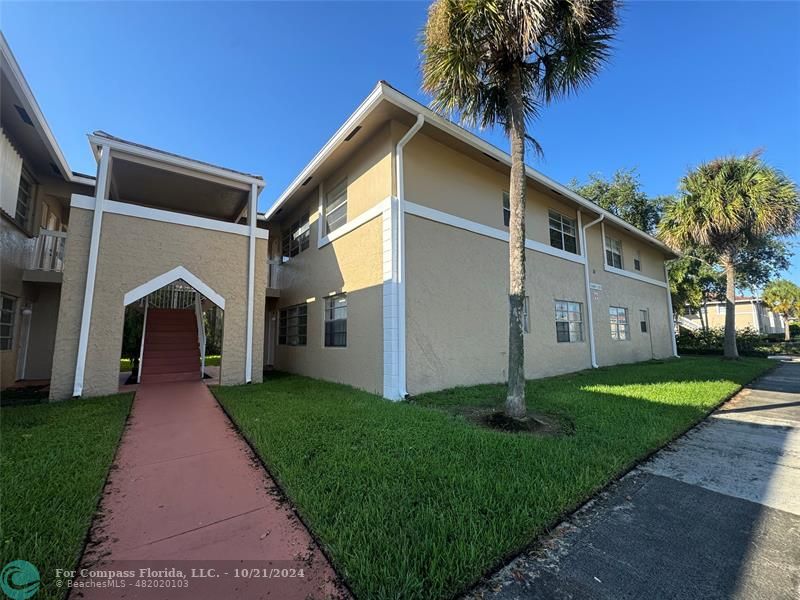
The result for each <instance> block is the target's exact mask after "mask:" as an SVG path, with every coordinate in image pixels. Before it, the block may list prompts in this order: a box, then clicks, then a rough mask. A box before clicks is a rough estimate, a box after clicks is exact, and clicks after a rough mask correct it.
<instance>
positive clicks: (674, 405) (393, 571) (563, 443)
mask: <svg viewBox="0 0 800 600" xmlns="http://www.w3.org/2000/svg"><path fill="white" fill-rule="evenodd" d="M771 366H772V363H770V361H768V360H765V359H759V358H748V359H742V360H739V361H737V362H730V361H723V360H721V359H718V358H711V357H696V358H683V359H680V360H675V361H666V362H663V363H656V362H652V363H641V364H635V365H625V366H618V367H612V368H603V369H598V370H594V371H584V372H581V373H576V374H571V375H566V376H562V377H554V378H550V379H543V380H536V381H530V382H528V385H527V398H528V405H529V408H532V409H535V410H537V411H540V412H544V413H547V414H551V415H553V416H555V417H557V418H558V419H559V420H562V421H569V422H571V423H572V425H574V433H573V434H571V435H563V436H560V437H537V436H533V435H529V434H508V433H500V432H496V431H491V430H487V429H483V428H479V427H477V426H476V425H473V424H472V423H471V422H469V421H467V420H466V419H465V418H464V417H462V416H458V415H457V414H454V413H453V412H452V411H453V409H454V408H455V407H457V406H465V405H467V406H494V405H499V404H500V403H502V400H503V398H504V388H503V387H502V386H499V385H485V386H477V387H471V388H456V389H452V390H448V391H443V392H438V393H433V394H426V395H423V396H419V397H417V398H415V399H414V401H413V402H403V403H391V402H388V401H384V400H382V399H380V398H378V397H376V396H374V395H371V394H368V393H365V392H360V391H357V390H354V389H352V388H349V387H346V386H341V385H336V384H330V383H324V382H320V381H316V380H312V379H307V378H302V377H297V376H279V377H277V378H275V379H273V380H270V381H267V382H265V383H263V384H260V385H249V386H241V387H233V388H217V389H216V394H217V396H218V397H219V399H220V400H221V402H222V404H223V405H224V407H225V408H226V409H227V410H228V411H229V413H230V414H231V415H232V416H233V418H234V419H235V421H236V422H237V423H238V424H239V426H240V428H241V429H242V431H243V432H244V433H245V435H246V436H247V437H248V438H249V440H250V441H251V443H252V444H253V445H254V446H255V447H256V448H257V449H258V451H259V453H260V455H261V457H262V458H263V459H264V462H265V463H266V464H267V465H268V466H269V469H270V470H271V472H272V473H273V475H275V476H276V478H277V479H278V481H279V483H280V484H281V486H282V487H283V488H284V490H285V492H286V493H287V494H288V496H289V497H290V498H291V500H292V501H293V502H294V504H295V506H296V507H297V508H298V510H299V511H300V514H301V515H302V516H303V518H304V519H305V521H306V522H307V523H308V525H309V526H310V527H311V529H312V530H313V532H314V533H315V534H316V535H317V536H318V538H319V539H320V540H321V541H322V543H323V544H324V545H325V547H326V549H327V550H328V552H329V554H330V555H331V556H332V558H333V561H334V564H335V566H336V567H337V569H338V570H339V572H340V573H341V574H342V575H343V576H344V577H345V578H346V580H347V582H348V583H349V585H350V586H351V587H352V589H353V591H354V592H355V593H356V595H357V596H358V597H361V598H370V599H373V598H447V597H450V596H453V595H454V594H457V593H458V592H460V591H463V590H464V589H465V588H466V587H467V586H469V585H470V584H472V583H474V582H475V581H476V580H477V579H478V578H480V576H481V575H482V574H484V573H485V572H487V571H488V570H490V569H492V568H493V567H495V566H497V565H498V564H499V563H500V562H501V561H503V560H504V559H505V558H507V557H510V556H511V555H513V554H514V553H516V552H518V551H519V550H520V549H522V548H523V547H525V546H526V545H528V544H530V543H531V542H532V541H533V540H534V539H535V538H536V536H537V535H539V534H541V533H543V531H545V529H546V528H547V527H548V526H549V525H551V524H553V523H554V522H555V521H557V520H558V518H559V517H560V516H561V515H563V514H565V512H568V511H570V510H572V509H574V508H575V507H576V506H578V505H579V504H580V503H581V502H583V501H584V500H586V499H587V498H588V497H590V496H591V495H592V494H593V493H594V492H596V491H597V490H598V489H599V488H601V487H602V486H604V485H605V484H606V483H608V482H609V481H610V480H612V479H613V478H614V477H616V476H618V475H619V474H621V473H623V472H624V471H625V470H627V469H628V468H630V467H631V466H632V465H633V464H634V463H635V462H636V461H637V460H639V459H641V458H642V457H644V456H645V455H647V454H648V453H649V452H651V451H653V450H655V449H656V448H658V447H660V446H662V445H663V444H664V443H666V442H667V441H669V440H670V439H671V438H673V437H674V436H675V435H676V434H678V433H680V432H682V431H684V430H686V429H687V428H688V427H690V426H691V425H693V424H694V423H696V422H697V421H699V420H700V419H702V418H703V417H704V416H705V415H706V414H707V412H708V411H709V410H710V409H711V408H712V407H714V406H715V405H716V404H717V403H719V402H720V400H722V399H724V398H726V397H727V396H728V395H730V394H732V393H733V392H735V391H736V390H737V389H738V388H739V387H740V386H741V385H742V384H744V383H746V382H748V381H749V380H751V379H753V378H754V377H755V376H757V375H758V374H760V373H762V372H764V371H765V370H767V369H769V368H770V367H771Z"/></svg>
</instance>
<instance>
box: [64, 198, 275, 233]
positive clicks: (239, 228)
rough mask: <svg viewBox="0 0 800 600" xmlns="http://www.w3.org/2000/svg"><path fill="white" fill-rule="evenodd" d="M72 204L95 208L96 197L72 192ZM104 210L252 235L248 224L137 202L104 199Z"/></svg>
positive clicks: (140, 217) (256, 231) (258, 230)
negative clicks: (163, 208)
mask: <svg viewBox="0 0 800 600" xmlns="http://www.w3.org/2000/svg"><path fill="white" fill-rule="evenodd" d="M70 206H74V207H75V208H83V209H86V210H94V207H95V199H94V198H92V197H91V196H84V195H82V194H72V200H71V202H70ZM103 212H107V213H112V214H115V215H124V216H126V217H137V218H139V219H149V220H150V221H160V222H162V223H172V224H173V225H185V226H187V227H197V228H198V229H208V230H210V231H222V232H225V233H233V234H236V235H244V236H249V235H250V227H248V226H247V225H240V224H238V223H228V222H227V221H217V220H216V219H207V218H206V217H196V216H195V215H187V214H184V213H176V212H172V211H169V210H161V209H158V208H150V207H148V206H139V205H137V204H128V203H127V202H117V201H116V200H108V199H104V201H103ZM255 237H256V238H257V239H260V240H268V239H269V231H268V230H266V229H258V228H256V230H255Z"/></svg>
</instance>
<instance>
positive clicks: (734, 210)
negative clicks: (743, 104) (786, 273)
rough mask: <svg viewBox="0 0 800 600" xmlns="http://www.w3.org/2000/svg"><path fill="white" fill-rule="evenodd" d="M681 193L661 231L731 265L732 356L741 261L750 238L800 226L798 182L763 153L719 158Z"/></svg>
mask: <svg viewBox="0 0 800 600" xmlns="http://www.w3.org/2000/svg"><path fill="white" fill-rule="evenodd" d="M680 187H681V197H680V198H679V199H678V200H677V201H676V202H674V203H672V204H670V205H669V206H667V208H666V210H665V212H664V218H663V219H662V220H661V223H660V224H659V235H660V236H661V238H662V239H663V240H664V241H665V242H666V243H667V244H669V245H670V246H672V247H674V248H676V249H678V250H681V249H685V248H693V247H699V248H701V249H704V250H706V251H709V252H710V253H711V254H713V255H714V256H716V257H717V260H718V261H719V263H720V264H721V265H722V267H723V268H724V270H725V344H724V353H725V357H726V358H738V357H739V352H738V350H737V348H736V312H735V306H736V265H737V261H738V260H739V259H740V253H741V251H742V249H743V248H744V247H746V246H747V244H748V243H749V242H752V241H753V240H755V239H756V238H759V237H762V238H763V237H772V236H783V235H789V234H792V233H794V232H795V231H796V230H797V226H798V218H800V199H799V198H798V190H797V186H796V185H795V184H794V183H793V182H792V181H791V180H790V179H789V178H787V177H786V176H785V175H784V174H783V173H781V172H780V171H778V170H777V169H774V168H772V167H770V166H768V165H766V164H765V163H764V162H763V161H762V160H761V156H760V154H759V153H753V154H750V155H749V156H743V157H737V156H732V157H726V158H719V159H717V160H713V161H711V162H709V163H705V164H702V165H700V166H699V167H697V168H696V169H695V170H694V171H691V172H689V173H688V174H687V175H685V176H684V177H683V179H682V180H681V186H680Z"/></svg>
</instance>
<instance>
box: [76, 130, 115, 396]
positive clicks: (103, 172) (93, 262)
mask: <svg viewBox="0 0 800 600" xmlns="http://www.w3.org/2000/svg"><path fill="white" fill-rule="evenodd" d="M110 154H111V149H110V148H109V147H108V146H107V145H104V146H102V147H101V148H100V164H99V165H98V167H97V182H96V187H95V192H94V217H93V219H92V238H91V242H90V243H89V265H88V268H87V270H86V288H85V289H84V293H83V312H82V313H81V330H80V336H79V337H78V360H77V362H76V364H75V385H74V386H73V389H72V395H73V396H80V395H81V394H82V393H83V376H84V373H85V370H86V350H87V348H88V347H89V328H90V325H91V319H92V303H93V302H94V282H95V278H96V276H97V256H98V253H99V251H100V227H101V226H102V224H103V200H104V199H105V196H106V193H107V188H108V181H109V177H108V175H109V167H110V165H111V156H110Z"/></svg>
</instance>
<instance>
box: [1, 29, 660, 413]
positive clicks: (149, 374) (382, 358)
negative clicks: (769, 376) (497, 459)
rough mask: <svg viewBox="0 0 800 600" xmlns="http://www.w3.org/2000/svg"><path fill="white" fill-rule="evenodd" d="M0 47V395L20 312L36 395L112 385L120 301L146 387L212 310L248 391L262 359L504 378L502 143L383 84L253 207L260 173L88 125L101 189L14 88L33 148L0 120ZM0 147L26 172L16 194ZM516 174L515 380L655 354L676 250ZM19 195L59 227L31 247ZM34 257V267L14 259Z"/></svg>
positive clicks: (414, 375)
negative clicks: (522, 344)
mask: <svg viewBox="0 0 800 600" xmlns="http://www.w3.org/2000/svg"><path fill="white" fill-rule="evenodd" d="M3 57H4V61H6V62H8V68H7V65H6V64H5V62H4V65H3V72H4V79H3V86H4V87H3V93H4V101H3V115H2V118H3V130H4V132H6V135H7V139H8V143H7V147H8V148H11V147H12V145H14V148H16V150H15V152H16V154H10V151H7V150H6V146H4V155H3V165H4V171H3V207H4V209H5V208H6V206H8V215H4V217H3V228H4V229H3V231H4V234H3V235H4V238H3V255H4V258H3V269H4V270H3V275H4V281H3V294H4V296H3V299H4V304H3V308H4V311H3V318H4V320H6V321H8V323H6V324H4V327H6V328H5V329H3V332H12V333H10V334H8V335H9V340H8V341H7V342H4V343H5V344H7V345H8V346H9V350H7V351H6V352H7V353H8V356H7V357H6V355H4V356H3V370H4V373H3V385H4V386H5V385H7V384H8V383H9V382H11V381H13V380H15V379H31V378H33V374H32V373H33V372H32V371H25V370H22V371H20V370H19V369H17V367H16V363H18V362H19V361H20V358H19V356H20V355H21V354H25V352H24V347H25V344H22V341H21V340H20V338H19V330H20V328H21V327H22V326H21V324H20V321H21V320H22V319H23V307H30V306H32V307H33V309H32V311H31V312H28V313H26V315H27V318H28V319H29V321H30V334H27V333H26V335H25V337H24V340H25V342H26V344H27V348H28V351H27V356H28V359H27V363H26V361H25V359H23V361H22V362H23V364H29V363H30V362H31V359H30V357H31V355H32V353H31V348H33V347H34V346H35V347H37V348H40V347H41V348H43V351H42V352H43V353H42V352H40V351H38V350H37V352H36V357H37V359H38V360H39V361H40V362H42V363H47V364H46V365H41V368H39V366H38V364H37V370H36V372H35V373H36V377H37V378H42V379H50V382H51V385H50V396H51V398H53V399H61V398H67V397H70V396H78V395H99V394H106V393H111V392H114V391H116V390H117V389H118V381H119V373H118V371H119V357H120V348H121V343H122V331H123V319H124V318H125V314H126V310H129V311H130V310H136V311H141V312H143V319H144V331H145V333H144V340H143V341H142V344H141V353H140V356H141V357H142V358H143V360H144V363H143V367H142V371H141V372H142V377H143V379H147V380H151V381H166V380H170V379H171V378H178V379H181V378H183V379H185V378H195V379H199V378H200V374H201V371H202V369H201V368H199V366H200V365H198V364H197V358H198V347H200V348H201V349H202V347H203V344H204V343H205V337H204V333H203V327H202V326H200V327H197V331H196V332H195V333H193V332H192V329H193V328H194V327H195V326H196V325H197V323H198V322H202V317H203V313H204V312H205V311H206V310H209V309H210V307H212V306H216V307H218V308H219V309H222V311H223V314H224V316H223V325H222V328H221V329H222V363H221V374H220V379H221V382H222V383H223V384H237V383H245V382H251V381H254V382H257V381H260V380H261V377H262V366H263V367H264V368H265V369H266V368H276V369H281V370H286V371H290V372H295V373H301V374H304V375H308V376H312V377H318V378H321V379H327V380H332V381H338V382H342V383H346V384H350V385H353V386H355V387H358V388H361V389H365V390H368V391H371V392H375V393H378V394H382V395H383V396H385V397H387V398H391V399H398V398H402V397H404V396H406V395H407V394H418V393H422V392H426V391H429V390H436V389H442V388H446V387H451V386H457V385H470V384H475V383H483V382H500V381H504V380H505V379H506V367H507V345H508V342H507V319H508V301H507V282H508V267H507V262H508V228H507V224H508V198H507V193H506V191H507V189H508V179H509V164H510V159H509V156H508V155H507V154H505V153H504V152H501V151H500V150H498V149H497V148H495V147H494V146H491V145H490V144H488V143H486V142H485V141H483V140H481V139H480V138H478V137H477V136H475V135H473V134H471V133H469V132H468V131H466V130H464V129H462V128H460V127H458V126H456V125H454V124H453V123H451V122H449V121H447V120H446V119H443V118H442V117H440V116H438V115H436V114H434V113H433V112H432V111H430V110H429V109H427V108H426V107H424V106H422V105H421V104H419V103H418V102H416V101H414V100H412V99H410V98H408V97H406V96H404V95H403V94H401V93H399V92H397V91H396V90H394V89H393V88H391V87H390V86H389V85H387V84H386V83H383V82H381V83H379V84H378V85H377V87H376V88H375V89H374V90H373V92H372V93H371V94H370V95H369V96H368V97H367V99H366V100H365V101H364V102H363V103H362V104H361V106H359V108H358V109H357V110H356V111H355V112H354V113H353V115H351V116H350V118H349V119H348V120H347V121H346V122H345V123H344V125H342V127H341V128H340V129H339V130H338V131H337V132H336V134H335V135H334V136H333V137H332V138H331V140H330V141H329V142H328V143H327V144H325V146H324V147H323V148H322V150H320V152H319V153H318V154H317V156H316V157H315V158H314V159H313V160H312V161H311V163H309V165H308V166H307V167H306V168H305V169H304V170H303V171H302V172H301V173H300V174H299V175H298V176H297V178H296V179H295V180H294V182H293V183H292V184H291V185H290V186H289V188H288V189H287V190H286V191H285V192H284V193H283V194H282V195H281V196H280V198H279V199H278V200H277V201H276V202H275V204H274V205H273V206H272V207H271V208H270V209H269V210H268V211H267V213H266V214H265V215H263V216H261V217H257V216H256V210H255V207H256V201H257V197H258V195H259V193H260V192H261V190H262V188H263V187H264V183H263V180H262V179H261V178H260V177H258V176H254V175H249V174H246V173H240V172H237V171H232V170H229V169H224V168H221V167H215V166H212V165H208V164H206V163H202V162H199V161H196V160H192V159H188V158H184V157H180V156H176V155H174V154H171V153H168V152H164V151H160V150H156V149H153V148H149V147H146V146H142V145H140V144H136V143H133V142H129V141H126V140H121V139H119V138H116V137H113V136H111V135H108V134H106V133H102V132H96V133H95V134H92V135H90V136H89V142H90V147H91V149H92V151H93V153H94V155H95V158H96V160H97V164H98V167H97V175H96V181H97V185H96V186H94V185H93V184H94V179H93V178H89V177H84V176H78V175H73V174H72V173H71V172H70V171H69V170H68V168H67V167H66V162H65V161H63V157H62V156H61V153H60V151H58V148H57V146H56V145H55V141H54V140H53V138H52V135H51V134H50V132H49V130H47V129H46V125H45V124H44V118H43V117H42V116H41V111H39V110H38V107H36V108H35V110H34V109H33V108H31V109H28V108H27V107H28V106H35V101H33V97H32V95H31V94H30V90H29V89H28V88H27V85H24V89H25V94H22V95H24V96H25V98H23V99H21V100H19V102H17V104H18V105H19V106H22V107H23V108H25V109H26V111H28V112H30V113H32V117H31V120H32V121H33V122H34V126H33V129H34V130H35V131H39V132H42V133H40V134H38V137H36V138H33V137H31V139H34V140H35V139H38V140H39V142H37V143H40V144H41V145H42V147H43V150H39V151H38V154H37V153H36V152H34V151H33V150H28V146H26V145H25V144H28V145H30V144H31V142H25V143H23V141H24V140H25V139H27V138H24V137H21V136H23V134H21V133H20V131H24V129H23V128H22V125H20V123H16V122H15V123H11V121H13V120H14V118H15V115H16V118H18V119H19V115H20V114H21V113H19V111H18V110H17V109H16V108H15V107H14V103H13V102H11V101H10V100H9V98H10V96H9V94H7V93H6V87H7V84H6V75H5V74H6V72H7V71H8V72H9V73H10V74H11V75H14V81H9V84H8V87H9V89H12V90H13V89H16V88H18V87H20V86H21V85H22V84H24V80H23V79H22V75H21V73H19V69H18V67H17V66H16V63H14V62H13V57H11V54H10V51H8V48H7V46H6V45H5V40H3ZM9 77H10V76H9ZM20 82H22V84H21V83H20ZM14 86H16V88H15V87H14ZM17 96H20V94H17ZM9 102H11V103H10V104H9ZM21 102H27V103H26V104H24V105H23V104H19V103H21ZM7 104H9V105H8V106H7ZM7 121H8V124H7ZM23 121H24V119H23ZM23 124H24V123H23ZM37 124H38V127H37ZM29 137H30V136H29ZM4 139H6V138H4ZM19 140H23V141H19ZM4 143H5V142H4ZM7 155H8V156H11V157H12V158H13V157H14V156H22V161H23V162H25V161H27V162H28V163H30V166H29V167H28V168H29V169H30V172H31V174H32V175H33V176H35V182H34V183H35V186H34V188H33V192H32V195H31V198H32V200H30V201H28V199H27V198H28V196H27V195H26V192H25V190H26V189H27V188H26V187H25V185H26V184H25V183H24V181H23V178H22V177H23V176H22V175H21V173H22V171H21V170H20V171H19V172H17V171H14V170H11V171H9V172H8V173H7V172H6V171H5V165H6V163H7V162H8V160H7V159H6V156H7ZM29 156H30V157H29ZM55 159H58V160H55ZM9 160H10V159H9ZM59 161H60V162H59ZM12 162H13V161H12ZM50 163H52V165H51V164H50ZM48 169H49V171H48ZM56 172H58V173H59V177H56V175H55V174H56ZM49 173H52V175H50V174H49ZM527 174H528V186H529V187H528V205H527V227H528V231H527V234H528V239H527V242H526V247H527V250H528V252H527V281H526V286H527V288H526V289H527V293H528V299H527V302H526V315H525V330H526V348H525V349H526V373H527V376H528V377H543V376H547V375H553V374H557V373H565V372H570V371H577V370H581V369H586V368H590V367H592V366H604V365H612V364H617V363H624V362H633V361H641V360H648V359H651V358H665V357H669V356H673V355H674V354H675V345H674V341H675V340H674V336H673V335H672V334H671V332H672V330H673V328H674V326H673V323H672V307H671V305H670V303H671V300H670V294H669V292H668V286H667V283H666V269H665V260H666V259H669V258H672V257H674V256H675V255H674V254H673V253H672V252H671V251H670V250H669V248H667V247H666V246H664V245H663V244H662V243H661V242H659V241H658V240H656V239H655V238H653V237H651V236H649V235H647V234H645V233H643V232H641V231H639V230H637V229H636V228H635V227H633V226H631V225H629V224H627V223H625V222H624V221H622V220H621V219H619V218H617V217H615V216H613V215H611V214H610V213H608V212H606V211H604V210H603V209H601V208H599V207H598V206H597V205H595V204H593V203H591V202H589V201H587V200H585V199H584V198H581V197H580V196H578V195H577V194H575V193H574V192H572V191H570V190H568V189H567V188H565V187H563V186H561V185H560V184H558V183H556V182H554V181H552V180H550V179H548V178H547V177H545V176H543V175H542V174H540V173H538V172H537V171H535V170H534V169H531V168H528V169H527ZM50 180H53V181H52V183H51V182H50ZM12 183H13V187H14V191H15V194H14V201H13V202H12V201H10V200H9V199H8V198H9V197H7V191H6V190H7V189H10V188H11V187H12ZM53 198H54V199H53ZM36 202H40V203H42V204H43V205H47V206H48V207H50V205H51V204H52V205H53V207H54V208H52V210H53V211H54V212H56V213H57V220H52V219H51V217H50V216H49V214H50V213H49V212H47V211H46V210H45V209H44V208H39V205H38V204H36V206H37V208H36V209H35V213H36V214H35V216H33V217H31V219H32V220H31V221H30V222H31V223H47V224H48V227H49V228H52V229H55V230H56V231H58V235H53V234H45V233H43V234H42V235H40V236H39V240H41V241H37V238H35V237H32V236H33V235H34V234H35V233H36V230H34V229H31V228H29V227H28V228H27V229H26V228H25V227H21V226H20V224H19V219H18V218H17V216H16V214H17V213H19V212H20V210H22V212H24V210H25V205H26V203H29V204H30V205H35V203H36ZM12 204H13V206H12ZM45 213H46V215H48V216H46V217H45V216H42V215H44V214H45ZM23 221H24V219H23ZM14 236H15V237H14ZM50 238H55V239H56V240H57V241H56V242H47V241H45V240H49V239H50ZM7 240H8V241H7ZM48 244H51V245H52V244H55V247H56V250H54V251H53V252H54V253H53V252H51V251H50V250H49V248H50V247H51V246H50V245H48ZM16 248H18V249H19V251H18V252H17V253H16V254H14V253H13V252H11V250H12V249H16ZM39 248H44V249H43V250H39ZM12 257H15V258H14V261H16V262H14V263H13V264H14V265H16V266H14V267H13V268H12V266H7V265H6V263H8V264H9V265H11V263H12V260H11V258H12ZM27 261H33V262H27ZM37 261H38V262H37ZM43 261H44V262H43ZM45 263H46V264H47V265H48V266H49V267H48V268H49V270H48V271H46V273H47V274H46V275H43V274H42V271H43V269H31V268H27V267H25V266H24V265H38V264H45ZM14 269H16V270H15V271H14ZM26 269H27V270H26ZM7 272H8V273H12V272H13V274H14V276H13V277H11V276H7V275H6V273H7ZM42 280H46V283H45V282H42ZM187 284H188V286H191V287H187ZM14 286H16V287H14ZM44 286H50V287H49V288H47V290H48V292H47V293H45V294H44V295H42V293H41V292H40V291H38V290H40V288H43V287H44ZM192 289H193V290H196V292H192ZM6 295H7V296H8V299H9V300H8V305H6ZM42 299H44V300H45V301H46V302H45V304H44V306H43V307H42V309H41V310H39V308H38V307H37V302H42ZM45 307H46V310H45ZM126 307H127V309H126ZM6 308H8V310H7V311H6V310H5V309H6ZM148 310H149V311H150V312H149V313H148ZM156 310H158V311H159V312H158V313H156V312H153V311H156ZM192 311H194V312H192ZM39 314H42V315H43V316H42V320H41V321H38V320H37V316H38V315H39ZM215 314H217V313H215ZM7 315H8V316H7ZM56 315H57V317H56ZM45 316H46V318H45ZM27 328H28V325H27V324H25V325H24V329H25V330H26V331H27ZM45 346H46V347H47V348H44V347H45ZM48 349H49V350H48ZM44 350H47V351H46V352H44ZM12 353H13V354H12ZM51 357H53V359H52V365H51V364H50V363H51V360H50V359H51ZM7 362H8V363H9V364H13V365H14V368H15V370H14V371H13V372H12V374H8V373H6V363H7ZM34 362H36V361H34Z"/></svg>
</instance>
